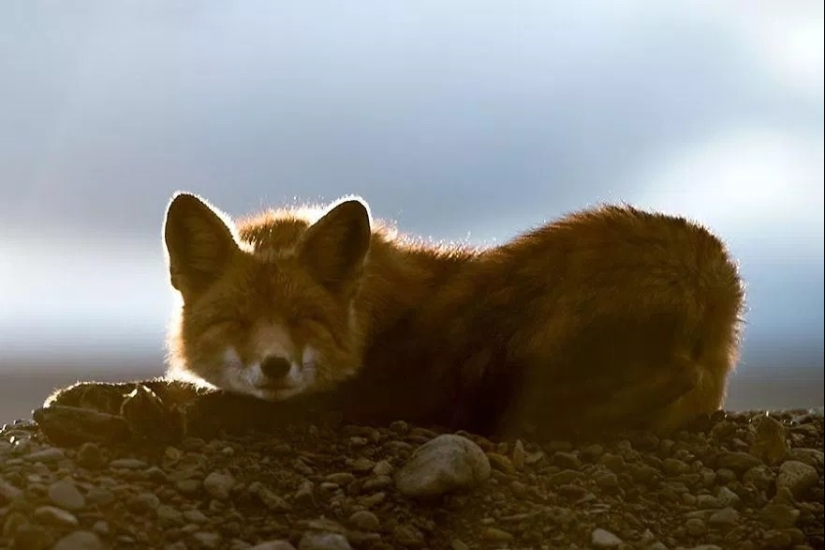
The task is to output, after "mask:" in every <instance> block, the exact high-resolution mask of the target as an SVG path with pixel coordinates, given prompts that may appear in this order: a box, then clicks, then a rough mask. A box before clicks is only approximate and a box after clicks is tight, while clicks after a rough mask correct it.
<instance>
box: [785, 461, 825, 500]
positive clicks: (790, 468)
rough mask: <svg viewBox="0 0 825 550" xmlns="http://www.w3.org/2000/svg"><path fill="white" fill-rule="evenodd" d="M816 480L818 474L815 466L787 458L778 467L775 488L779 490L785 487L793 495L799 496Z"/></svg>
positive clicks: (817, 479)
mask: <svg viewBox="0 0 825 550" xmlns="http://www.w3.org/2000/svg"><path fill="white" fill-rule="evenodd" d="M817 481H819V474H817V472H816V468H814V467H813V466H808V465H807V464H805V463H804V462H799V461H797V460H788V461H786V462H783V463H782V466H780V467H779V475H778V476H777V477H776V488H777V490H779V489H782V488H783V487H787V488H788V489H789V490H790V491H791V493H792V494H793V496H794V497H796V498H800V497H801V496H802V495H804V494H805V492H807V491H808V489H810V488H811V487H813V486H814V485H815V484H816V482H817Z"/></svg>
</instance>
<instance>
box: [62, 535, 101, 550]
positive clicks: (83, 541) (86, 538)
mask: <svg viewBox="0 0 825 550" xmlns="http://www.w3.org/2000/svg"><path fill="white" fill-rule="evenodd" d="M103 548H104V546H103V542H101V540H100V537H98V536H97V534H95V533H93V532H91V531H75V532H74V533H70V534H68V535H66V536H65V537H63V538H62V539H60V540H58V541H57V542H56V543H55V545H54V546H53V547H52V550H103Z"/></svg>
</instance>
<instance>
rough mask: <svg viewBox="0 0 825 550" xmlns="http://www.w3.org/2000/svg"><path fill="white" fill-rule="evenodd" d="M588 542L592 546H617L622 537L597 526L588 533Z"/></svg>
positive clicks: (620, 543)
mask: <svg viewBox="0 0 825 550" xmlns="http://www.w3.org/2000/svg"><path fill="white" fill-rule="evenodd" d="M590 544H591V545H592V546H593V547H594V548H618V547H619V546H621V545H622V539H620V538H619V537H617V536H616V535H614V534H613V533H611V532H610V531H607V530H606V529H601V528H597V529H594V530H593V532H592V533H590Z"/></svg>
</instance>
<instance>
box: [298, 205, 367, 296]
mask: <svg viewBox="0 0 825 550" xmlns="http://www.w3.org/2000/svg"><path fill="white" fill-rule="evenodd" d="M371 233H372V230H371V228H370V213H369V210H368V207H367V205H366V203H364V202H362V201H360V200H357V199H349V200H346V201H343V202H340V203H338V204H337V205H335V206H334V207H333V208H332V209H330V210H329V211H328V212H327V213H326V214H325V215H324V216H323V217H322V218H321V219H320V220H318V221H317V222H315V223H314V224H313V225H311V226H310V227H309V229H307V231H306V233H305V234H304V237H303V239H302V241H301V245H300V249H299V252H298V253H299V256H300V258H301V260H302V261H303V262H304V264H305V265H306V266H307V267H308V268H309V270H310V272H311V273H312V274H313V275H314V276H315V278H316V279H318V281H319V282H321V284H323V285H324V286H326V287H327V288H330V289H332V290H340V289H341V288H342V286H344V285H345V284H346V283H348V282H350V281H352V279H353V278H354V277H356V276H357V275H358V274H359V273H360V272H361V268H362V266H363V264H364V259H365V258H366V256H367V251H369V247H370V235H371Z"/></svg>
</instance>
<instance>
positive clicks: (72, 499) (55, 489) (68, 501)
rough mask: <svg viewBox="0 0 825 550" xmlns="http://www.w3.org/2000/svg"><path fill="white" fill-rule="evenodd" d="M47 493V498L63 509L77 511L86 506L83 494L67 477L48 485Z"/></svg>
mask: <svg viewBox="0 0 825 550" xmlns="http://www.w3.org/2000/svg"><path fill="white" fill-rule="evenodd" d="M48 493H49V500H51V501H52V503H53V504H54V505H55V506H59V507H60V508H63V509H64V510H70V511H77V510H81V509H83V507H84V506H86V499H85V498H84V497H83V494H82V493H81V492H80V491H79V490H78V489H77V487H75V485H74V483H72V482H71V481H70V480H68V479H61V480H60V481H55V482H54V483H52V484H51V485H49V489H48Z"/></svg>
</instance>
